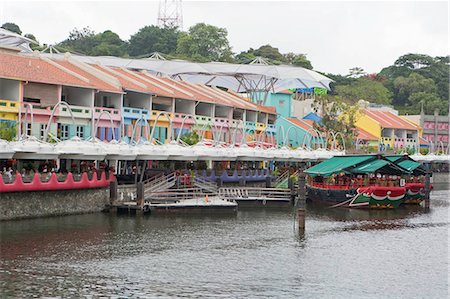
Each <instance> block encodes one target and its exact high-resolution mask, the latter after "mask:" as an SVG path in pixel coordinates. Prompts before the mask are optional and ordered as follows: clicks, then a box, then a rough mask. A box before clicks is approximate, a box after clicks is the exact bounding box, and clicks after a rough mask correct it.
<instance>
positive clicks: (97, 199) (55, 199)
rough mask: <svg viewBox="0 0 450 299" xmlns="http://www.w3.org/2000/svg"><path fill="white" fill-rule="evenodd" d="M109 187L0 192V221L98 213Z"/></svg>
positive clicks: (102, 207) (105, 202) (107, 195)
mask: <svg viewBox="0 0 450 299" xmlns="http://www.w3.org/2000/svg"><path fill="white" fill-rule="evenodd" d="M108 204H109V188H108V187H106V188H97V189H75V190H62V191H31V192H8V193H0V220H12V219H22V218H35V217H47V216H59V215H70V214H82V213H91V212H100V211H102V210H104V209H105V207H106V206H107V205H108Z"/></svg>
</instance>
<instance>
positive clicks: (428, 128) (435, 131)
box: [404, 111, 450, 148]
mask: <svg viewBox="0 0 450 299" xmlns="http://www.w3.org/2000/svg"><path fill="white" fill-rule="evenodd" d="M404 118H406V119H407V120H409V121H412V122H413V123H414V124H416V125H417V126H419V127H421V128H422V137H423V139H424V140H426V142H427V143H431V142H432V143H433V144H434V145H435V148H436V147H438V146H444V148H447V147H448V145H449V138H450V131H449V128H450V116H448V115H439V111H436V112H435V113H434V115H426V114H424V113H423V112H422V113H421V114H419V115H405V116H404Z"/></svg>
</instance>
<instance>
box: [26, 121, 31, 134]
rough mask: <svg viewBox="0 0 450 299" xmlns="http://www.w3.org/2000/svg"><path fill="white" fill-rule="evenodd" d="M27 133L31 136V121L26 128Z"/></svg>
mask: <svg viewBox="0 0 450 299" xmlns="http://www.w3.org/2000/svg"><path fill="white" fill-rule="evenodd" d="M25 133H26V135H28V136H31V123H27V127H26V128H25Z"/></svg>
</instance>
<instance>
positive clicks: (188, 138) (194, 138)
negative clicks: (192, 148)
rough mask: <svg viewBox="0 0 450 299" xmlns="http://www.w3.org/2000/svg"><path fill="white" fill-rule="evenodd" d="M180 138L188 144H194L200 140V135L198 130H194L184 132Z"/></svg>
mask: <svg viewBox="0 0 450 299" xmlns="http://www.w3.org/2000/svg"><path fill="white" fill-rule="evenodd" d="M180 139H181V140H182V141H183V142H184V143H186V144H188V145H194V144H197V143H198V142H199V140H200V137H199V136H198V134H197V132H195V131H192V132H189V133H185V134H183V135H182V136H181V138H180Z"/></svg>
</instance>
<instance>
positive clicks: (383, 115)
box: [364, 109, 417, 131]
mask: <svg viewBox="0 0 450 299" xmlns="http://www.w3.org/2000/svg"><path fill="white" fill-rule="evenodd" d="M364 113H365V114H366V115H367V116H368V117H370V118H371V119H373V120H374V121H376V122H377V123H379V124H380V126H381V127H383V128H390V129H404V130H413V131H415V130H417V127H415V126H413V125H412V124H411V123H409V122H408V121H406V120H404V119H403V118H401V117H400V116H398V115H395V114H393V113H391V112H388V111H377V110H369V109H366V110H364Z"/></svg>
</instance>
